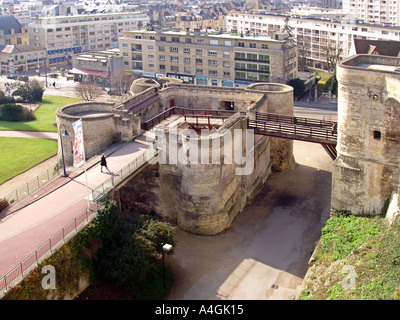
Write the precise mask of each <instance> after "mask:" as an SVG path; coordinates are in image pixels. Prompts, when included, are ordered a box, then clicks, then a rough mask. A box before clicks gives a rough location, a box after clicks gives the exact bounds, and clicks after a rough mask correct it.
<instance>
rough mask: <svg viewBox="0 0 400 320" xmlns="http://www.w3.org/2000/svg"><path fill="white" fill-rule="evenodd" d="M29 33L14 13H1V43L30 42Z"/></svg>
mask: <svg viewBox="0 0 400 320" xmlns="http://www.w3.org/2000/svg"><path fill="white" fill-rule="evenodd" d="M28 43H29V39H28V33H27V32H26V30H25V29H24V27H23V26H22V25H21V24H20V23H19V21H18V20H17V19H16V18H15V17H14V16H12V15H0V45H17V44H18V45H19V44H28Z"/></svg>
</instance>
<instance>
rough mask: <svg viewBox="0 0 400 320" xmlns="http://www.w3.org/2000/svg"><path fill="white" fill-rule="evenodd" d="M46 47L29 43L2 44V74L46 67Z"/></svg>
mask: <svg viewBox="0 0 400 320" xmlns="http://www.w3.org/2000/svg"><path fill="white" fill-rule="evenodd" d="M45 56H46V53H45V49H43V48H36V47H34V46H31V45H28V44H20V45H6V46H4V45H0V63H1V74H15V73H17V74H21V73H24V72H27V71H30V70H40V69H42V68H44V63H45Z"/></svg>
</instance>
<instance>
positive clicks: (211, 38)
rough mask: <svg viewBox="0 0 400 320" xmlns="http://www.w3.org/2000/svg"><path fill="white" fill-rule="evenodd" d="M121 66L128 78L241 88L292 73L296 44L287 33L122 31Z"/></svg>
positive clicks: (282, 78) (280, 79)
mask: <svg viewBox="0 0 400 320" xmlns="http://www.w3.org/2000/svg"><path fill="white" fill-rule="evenodd" d="M120 53H121V55H122V57H123V68H124V71H125V72H130V73H131V74H132V75H134V76H144V77H151V78H158V77H165V76H167V77H175V78H179V79H182V80H183V81H184V82H186V83H192V84H197V85H211V86H226V87H242V86H247V85H249V84H250V83H254V82H280V83H286V82H287V81H289V80H290V79H293V78H296V77H297V48H296V46H295V45H294V44H293V41H291V40H288V39H287V37H282V36H281V35H278V34H277V35H275V36H274V37H273V38H271V37H261V36H259V37H256V36H249V37H247V36H240V35H232V34H220V33H201V32H200V31H196V32H187V31H186V32H185V31H146V30H135V31H127V32H124V36H123V37H122V38H120Z"/></svg>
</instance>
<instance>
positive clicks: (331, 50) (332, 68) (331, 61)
mask: <svg viewBox="0 0 400 320" xmlns="http://www.w3.org/2000/svg"><path fill="white" fill-rule="evenodd" d="M342 53H343V49H342V48H341V47H340V46H339V45H338V44H337V42H336V41H331V42H329V43H328V45H327V47H326V66H327V68H328V72H329V73H331V74H333V76H334V77H336V65H337V63H338V62H339V61H340V60H341V54H342Z"/></svg>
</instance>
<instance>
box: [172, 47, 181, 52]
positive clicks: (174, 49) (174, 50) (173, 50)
mask: <svg viewBox="0 0 400 320" xmlns="http://www.w3.org/2000/svg"><path fill="white" fill-rule="evenodd" d="M178 51H179V49H178V48H177V47H171V48H170V52H178Z"/></svg>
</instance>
